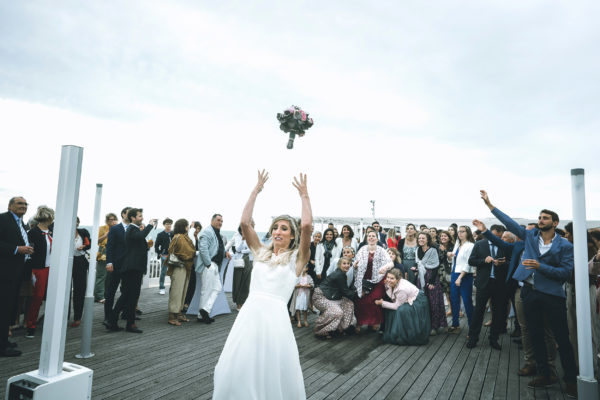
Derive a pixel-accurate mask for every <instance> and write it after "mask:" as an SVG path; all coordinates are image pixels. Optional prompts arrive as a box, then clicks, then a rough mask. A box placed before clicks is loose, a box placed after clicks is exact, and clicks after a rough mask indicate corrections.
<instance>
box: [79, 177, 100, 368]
mask: <svg viewBox="0 0 600 400" xmlns="http://www.w3.org/2000/svg"><path fill="white" fill-rule="evenodd" d="M101 204H102V184H101V183H97V184H96V200H95V202H94V227H93V228H92V229H93V230H92V248H91V249H90V266H89V270H88V280H87V287H86V289H85V302H84V306H83V323H82V328H83V332H82V336H81V350H80V352H79V354H77V355H75V357H77V358H90V357H94V353H92V323H93V320H94V286H95V283H96V254H98V230H99V229H100V208H101Z"/></svg>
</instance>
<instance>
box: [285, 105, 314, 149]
mask: <svg viewBox="0 0 600 400" xmlns="http://www.w3.org/2000/svg"><path fill="white" fill-rule="evenodd" d="M277 120H278V121H279V123H280V125H279V129H281V130H282V131H284V132H285V133H289V137H290V140H288V144H287V148H288V149H291V148H293V147H294V139H295V138H296V135H298V136H304V133H305V132H304V131H306V130H307V129H308V128H310V127H311V126H313V119H312V118H309V117H308V113H307V112H305V111H304V110H302V109H301V108H300V107H296V106H291V107H290V108H288V109H287V110H284V111H283V112H282V113H277Z"/></svg>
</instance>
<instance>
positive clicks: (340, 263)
mask: <svg viewBox="0 0 600 400" xmlns="http://www.w3.org/2000/svg"><path fill="white" fill-rule="evenodd" d="M344 260H346V261H348V264H350V265H352V260H351V259H349V258H348V257H341V258H340V259H339V260H338V265H337V267H338V268H341V267H342V261H344Z"/></svg>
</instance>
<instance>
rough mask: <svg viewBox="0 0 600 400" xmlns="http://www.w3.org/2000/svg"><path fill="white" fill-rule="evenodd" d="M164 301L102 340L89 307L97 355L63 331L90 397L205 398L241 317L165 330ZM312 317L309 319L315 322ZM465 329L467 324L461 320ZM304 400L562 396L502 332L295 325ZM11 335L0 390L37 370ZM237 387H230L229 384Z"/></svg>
mask: <svg viewBox="0 0 600 400" xmlns="http://www.w3.org/2000/svg"><path fill="white" fill-rule="evenodd" d="M167 298H168V296H161V295H158V290H157V289H145V290H143V291H142V295H141V298H140V307H141V308H142V310H143V311H144V315H142V321H140V323H139V326H140V328H141V329H143V330H144V333H143V334H141V335H137V334H131V333H126V332H118V333H108V332H106V331H105V329H104V328H103V326H102V325H101V321H102V307H101V305H100V304H96V305H95V309H94V312H95V315H94V331H93V334H94V338H93V342H92V343H93V344H92V350H93V352H94V353H95V354H96V356H95V357H93V358H90V359H86V360H79V359H76V358H75V357H74V355H75V354H77V353H78V352H79V348H80V335H81V328H69V329H68V333H67V343H66V346H65V361H68V362H73V363H75V364H80V365H84V366H86V367H88V368H91V369H93V370H94V382H93V389H92V391H93V396H92V397H93V398H94V399H159V398H161V399H162V398H164V399H209V398H211V396H212V389H213V369H214V366H215V364H216V362H217V359H218V357H219V354H220V353H221V349H222V347H223V345H224V343H225V340H226V338H227V334H228V332H229V329H230V327H231V325H232V324H233V321H234V319H235V317H236V315H237V313H236V312H234V313H232V314H229V315H225V316H219V317H217V321H216V322H215V323H214V324H212V325H205V324H200V323H197V322H195V321H194V322H190V323H187V324H184V325H183V326H181V327H173V326H170V325H168V324H167V323H166V317H167V312H166V309H167ZM312 319H313V320H314V316H313V317H312ZM462 323H463V324H464V323H465V321H462ZM294 331H295V334H296V340H297V343H298V349H299V352H300V361H301V363H302V369H303V372H304V381H305V385H306V393H307V397H308V398H309V399H403V398H406V399H534V398H535V399H563V398H566V396H565V395H564V392H563V391H564V384H563V383H562V382H561V383H560V384H556V385H554V386H553V387H551V388H548V389H536V390H533V389H529V388H527V381H528V379H529V378H520V377H519V376H517V374H516V371H517V369H518V368H519V365H520V364H522V354H521V352H520V351H519V349H518V347H517V345H516V344H514V343H512V341H511V340H510V338H509V337H508V335H502V337H501V344H502V350H501V351H495V350H493V349H491V348H490V347H489V346H488V345H487V342H486V341H485V340H484V336H483V335H484V334H486V333H487V331H486V328H484V330H483V332H482V337H481V340H480V343H481V344H480V345H479V346H478V347H476V348H475V349H473V350H469V349H467V348H466V347H465V344H466V339H465V338H466V333H465V332H464V330H463V332H462V333H461V334H460V335H448V334H442V335H438V336H435V337H432V338H431V341H430V342H429V344H428V345H426V346H420V347H415V346H407V347H400V346H394V345H386V344H381V342H380V340H379V338H378V335H377V334H376V333H365V334H361V335H359V336H348V337H344V338H335V339H332V340H329V341H325V340H318V339H316V338H315V337H314V336H313V334H312V329H311V328H301V329H298V328H295V327H294ZM23 335H24V331H23V330H19V331H17V332H15V339H14V340H15V341H16V342H17V343H18V345H19V348H20V349H21V350H22V351H23V355H22V356H21V357H17V358H13V359H9V358H0V393H2V396H4V392H5V390H6V389H5V387H6V381H7V379H8V378H9V377H10V376H12V375H16V374H18V373H22V372H26V371H31V370H35V369H37V365H38V362H39V351H40V343H41V332H38V335H37V336H36V337H35V339H26V338H24V336H23ZM232 384H235V382H232Z"/></svg>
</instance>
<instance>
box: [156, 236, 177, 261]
mask: <svg viewBox="0 0 600 400" xmlns="http://www.w3.org/2000/svg"><path fill="white" fill-rule="evenodd" d="M171 239H173V231H171V232H169V233H167V232H165V231H162V232H160V233H159V234H158V235H156V243H155V244H154V251H155V252H156V255H157V256H158V257H159V258H160V256H161V255H166V254H168V253H169V244H171Z"/></svg>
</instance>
